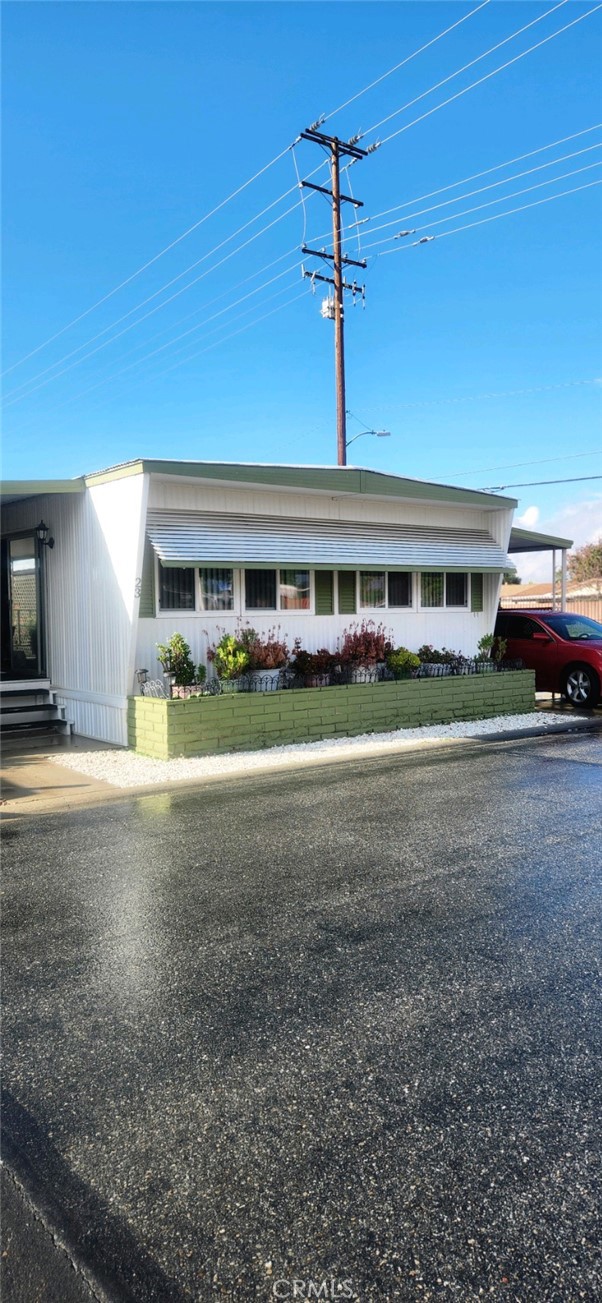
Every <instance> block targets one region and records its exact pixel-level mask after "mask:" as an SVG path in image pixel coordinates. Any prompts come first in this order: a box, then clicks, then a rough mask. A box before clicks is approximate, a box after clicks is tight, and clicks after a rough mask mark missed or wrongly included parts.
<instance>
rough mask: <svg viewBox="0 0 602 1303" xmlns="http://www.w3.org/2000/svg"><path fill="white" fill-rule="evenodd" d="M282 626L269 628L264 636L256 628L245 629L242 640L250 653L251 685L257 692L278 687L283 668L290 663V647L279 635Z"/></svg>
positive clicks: (248, 653)
mask: <svg viewBox="0 0 602 1303" xmlns="http://www.w3.org/2000/svg"><path fill="white" fill-rule="evenodd" d="M279 634H280V627H278V628H277V629H276V628H274V629H268V632H267V634H266V635H265V637H264V638H262V636H261V634H259V633H257V631H256V630H255V629H250V628H249V629H243V631H242V634H241V641H242V643H243V646H244V647H245V649H246V651H247V655H248V658H249V659H248V666H249V672H250V673H249V678H250V687H251V690H252V691H255V692H269V691H270V690H272V689H274V688H276V687H278V685H279V683H280V679H281V674H282V670H284V669H285V668H286V666H287V665H288V655H289V652H288V647H287V645H286V642H285V641H284V639H283V638H280V637H279Z"/></svg>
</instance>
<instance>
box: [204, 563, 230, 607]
mask: <svg viewBox="0 0 602 1303" xmlns="http://www.w3.org/2000/svg"><path fill="white" fill-rule="evenodd" d="M199 575H200V578H201V610H203V611H232V610H233V609H234V571H233V570H213V569H205V568H203V569H201V570H199Z"/></svg>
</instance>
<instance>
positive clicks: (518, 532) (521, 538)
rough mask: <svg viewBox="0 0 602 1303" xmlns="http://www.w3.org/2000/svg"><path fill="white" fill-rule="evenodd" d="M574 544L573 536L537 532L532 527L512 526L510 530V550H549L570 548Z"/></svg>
mask: <svg viewBox="0 0 602 1303" xmlns="http://www.w3.org/2000/svg"><path fill="white" fill-rule="evenodd" d="M572 546H573V540H572V538H558V537H557V536H556V535H554V534H537V533H535V531H534V530H532V529H518V528H515V526H514V525H513V526H512V530H511V532H510V542H509V544H508V551H509V552H547V551H549V550H550V548H558V549H559V550H562V549H563V548H569V547H572Z"/></svg>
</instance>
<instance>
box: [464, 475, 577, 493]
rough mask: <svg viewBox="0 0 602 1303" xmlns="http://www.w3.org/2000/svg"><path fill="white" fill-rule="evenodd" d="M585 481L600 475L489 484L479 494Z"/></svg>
mask: <svg viewBox="0 0 602 1303" xmlns="http://www.w3.org/2000/svg"><path fill="white" fill-rule="evenodd" d="M585 480H602V475H577V476H575V477H574V478H572V479H568V480H529V481H528V482H527V483H525V484H490V485H489V486H488V487H487V488H481V489H479V490H478V492H479V493H498V492H500V491H501V490H502V489H536V488H539V487H540V486H541V485H542V484H582V483H584V481H585Z"/></svg>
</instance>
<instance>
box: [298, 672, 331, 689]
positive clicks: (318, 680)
mask: <svg viewBox="0 0 602 1303" xmlns="http://www.w3.org/2000/svg"><path fill="white" fill-rule="evenodd" d="M303 683H304V686H305V687H306V688H329V687H330V674H306V675H305V678H304V680H303Z"/></svg>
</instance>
